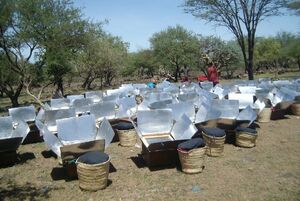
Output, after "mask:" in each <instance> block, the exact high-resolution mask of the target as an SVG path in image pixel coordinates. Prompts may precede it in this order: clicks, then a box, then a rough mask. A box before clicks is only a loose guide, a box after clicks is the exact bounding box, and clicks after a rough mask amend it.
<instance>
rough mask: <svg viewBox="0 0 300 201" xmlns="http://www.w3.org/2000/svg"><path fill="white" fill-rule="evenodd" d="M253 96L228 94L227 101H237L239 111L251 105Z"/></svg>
mask: <svg viewBox="0 0 300 201" xmlns="http://www.w3.org/2000/svg"><path fill="white" fill-rule="evenodd" d="M253 96H254V95H253V94H235V93H229V94H228V99H229V100H237V101H239V109H244V108H246V107H247V106H248V105H252V104H253V100H254V99H253Z"/></svg>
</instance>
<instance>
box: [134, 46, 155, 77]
mask: <svg viewBox="0 0 300 201" xmlns="http://www.w3.org/2000/svg"><path fill="white" fill-rule="evenodd" d="M133 65H134V66H135V69H137V72H138V76H141V77H143V76H144V75H147V76H151V77H153V76H154V73H155V71H156V68H155V67H157V66H158V65H159V64H158V62H157V61H156V60H155V57H154V53H153V51H152V50H149V49H145V50H140V51H138V52H137V53H136V54H135V58H134V63H133Z"/></svg>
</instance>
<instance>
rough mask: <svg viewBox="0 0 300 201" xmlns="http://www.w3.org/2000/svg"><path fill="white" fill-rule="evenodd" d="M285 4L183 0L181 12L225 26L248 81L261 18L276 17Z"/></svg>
mask: <svg viewBox="0 0 300 201" xmlns="http://www.w3.org/2000/svg"><path fill="white" fill-rule="evenodd" d="M285 3H286V1H285V0H272V1H270V0H250V1H249V0H231V1H228V0H220V1H210V0H185V8H186V9H185V10H186V11H187V12H190V13H192V14H193V15H194V16H196V17H199V18H201V19H204V20H206V21H208V22H214V23H215V24H216V25H220V26H224V27H226V28H227V29H229V30H230V31H231V32H232V33H233V34H234V35H235V36H236V39H237V41H238V43H239V46H240V47H241V50H242V53H243V58H244V63H245V69H246V70H247V71H248V78H249V79H250V80H252V79H254V76H253V54H254V44H255V33H256V29H257V26H258V24H259V22H261V21H262V20H264V19H265V18H267V17H269V16H273V15H279V14H280V9H281V8H282V7H284V6H285V5H286V4H285ZM245 39H246V40H245ZM246 42H247V45H246Z"/></svg>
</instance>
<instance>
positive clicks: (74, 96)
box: [67, 95, 84, 105]
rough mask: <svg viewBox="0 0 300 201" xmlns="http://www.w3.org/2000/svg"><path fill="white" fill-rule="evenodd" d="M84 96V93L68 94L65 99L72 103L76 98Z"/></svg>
mask: <svg viewBox="0 0 300 201" xmlns="http://www.w3.org/2000/svg"><path fill="white" fill-rule="evenodd" d="M82 98H84V95H69V96H67V99H69V100H70V102H71V105H73V101H74V100H76V99H82Z"/></svg>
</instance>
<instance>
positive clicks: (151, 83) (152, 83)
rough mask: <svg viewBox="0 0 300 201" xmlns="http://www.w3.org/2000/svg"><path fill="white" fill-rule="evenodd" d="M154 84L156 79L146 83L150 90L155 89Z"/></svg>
mask: <svg viewBox="0 0 300 201" xmlns="http://www.w3.org/2000/svg"><path fill="white" fill-rule="evenodd" d="M156 84H157V79H156V78H153V79H152V80H151V81H150V82H148V83H147V86H148V87H149V88H151V89H154V88H156Z"/></svg>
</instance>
